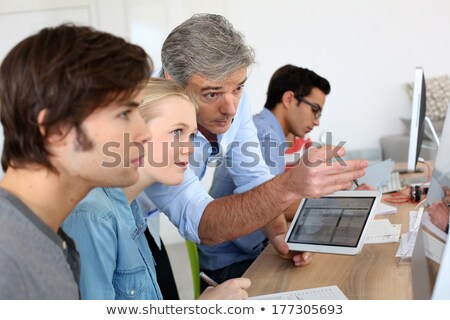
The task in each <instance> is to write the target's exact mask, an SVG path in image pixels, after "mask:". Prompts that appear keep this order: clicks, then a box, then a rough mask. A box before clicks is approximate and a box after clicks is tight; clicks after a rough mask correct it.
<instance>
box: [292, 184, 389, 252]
mask: <svg viewBox="0 0 450 320" xmlns="http://www.w3.org/2000/svg"><path fill="white" fill-rule="evenodd" d="M380 198H381V193H380V192H379V191H363V190H361V191H339V192H336V193H333V194H331V195H328V196H325V197H322V198H318V199H303V201H302V202H301V203H300V205H299V207H298V209H297V212H296V214H295V216H294V219H293V220H292V223H291V225H290V227H289V230H288V232H287V234H286V238H285V240H286V242H287V244H288V246H289V249H291V250H294V251H309V252H322V253H336V254H349V255H355V254H357V253H359V252H360V251H361V249H362V247H363V245H364V239H365V236H366V233H367V230H368V228H369V226H370V223H371V222H372V220H373V218H374V216H375V209H376V207H377V205H378V203H379V201H380Z"/></svg>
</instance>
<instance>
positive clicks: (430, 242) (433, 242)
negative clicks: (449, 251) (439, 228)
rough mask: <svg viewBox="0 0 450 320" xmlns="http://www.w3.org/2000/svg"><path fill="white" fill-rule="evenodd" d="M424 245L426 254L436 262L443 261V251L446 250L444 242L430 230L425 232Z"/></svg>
mask: <svg viewBox="0 0 450 320" xmlns="http://www.w3.org/2000/svg"><path fill="white" fill-rule="evenodd" d="M423 235H424V237H423V246H424V248H425V256H426V257H428V258H430V259H431V260H433V261H434V262H436V263H439V264H440V263H441V258H442V253H443V251H444V243H442V242H441V241H439V240H437V239H436V238H435V237H433V236H432V235H430V234H428V232H424V233H423Z"/></svg>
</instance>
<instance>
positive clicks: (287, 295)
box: [248, 286, 348, 300]
mask: <svg viewBox="0 0 450 320" xmlns="http://www.w3.org/2000/svg"><path fill="white" fill-rule="evenodd" d="M248 299H249V300H348V299H347V297H346V296H345V294H344V293H343V292H342V291H341V289H339V287H338V286H328V287H318V288H312V289H303V290H295V291H286V292H279V293H273V294H266V295H262V296H254V297H250V298H248Z"/></svg>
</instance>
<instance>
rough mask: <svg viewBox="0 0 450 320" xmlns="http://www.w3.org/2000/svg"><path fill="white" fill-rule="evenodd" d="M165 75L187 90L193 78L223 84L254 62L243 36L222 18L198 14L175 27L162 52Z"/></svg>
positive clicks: (251, 50)
mask: <svg viewBox="0 0 450 320" xmlns="http://www.w3.org/2000/svg"><path fill="white" fill-rule="evenodd" d="M161 61H162V72H167V73H168V74H169V75H170V76H171V77H172V78H173V79H174V80H175V81H177V82H178V83H179V84H180V85H182V86H186V85H187V82H188V80H189V79H190V78H191V77H192V76H193V75H198V76H201V77H205V78H207V79H210V80H212V81H221V80H223V79H225V78H226V77H227V76H228V75H229V74H231V73H233V72H234V71H236V70H237V69H239V68H243V67H249V66H250V65H252V64H253V63H254V61H255V55H254V51H253V49H252V48H251V47H249V46H247V45H246V44H245V41H244V36H243V35H242V34H241V33H240V32H238V31H236V30H235V29H234V27H233V26H232V24H231V23H230V22H229V21H228V20H227V19H225V18H224V17H223V16H220V15H215V14H196V15H193V16H192V17H191V18H190V19H188V20H186V21H185V22H183V23H182V24H180V25H179V26H178V27H176V28H175V29H174V30H173V31H172V32H171V33H170V34H169V36H168V37H167V39H166V41H164V44H163V47H162V50H161Z"/></svg>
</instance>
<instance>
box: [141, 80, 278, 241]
mask: <svg viewBox="0 0 450 320" xmlns="http://www.w3.org/2000/svg"><path fill="white" fill-rule="evenodd" d="M217 140H218V144H219V150H217V151H218V152H217V154H216V153H215V150H212V148H211V146H210V143H209V141H208V140H207V139H206V138H205V137H204V136H203V135H202V134H201V133H200V132H199V133H198V134H197V135H196V137H195V138H194V140H193V144H194V146H195V148H194V153H193V155H192V156H191V158H190V160H189V167H188V169H187V170H186V172H185V174H184V180H183V182H182V183H181V184H180V185H178V186H167V185H163V184H161V183H155V184H153V185H151V186H150V187H148V188H147V189H146V190H145V193H146V194H147V196H148V197H149V198H150V199H151V200H152V201H153V203H154V204H155V205H156V207H157V208H158V209H159V210H160V211H161V212H164V213H166V214H167V216H168V217H169V219H170V221H171V222H172V223H173V224H174V225H175V226H177V228H178V231H179V232H180V234H181V235H182V236H183V237H184V238H185V239H189V240H191V241H194V242H196V243H200V238H199V236H198V226H199V223H200V220H201V218H202V215H203V212H204V210H205V208H206V207H207V205H208V204H209V203H210V202H211V201H213V198H212V197H211V196H210V195H209V194H208V192H207V191H206V190H205V188H204V186H203V185H202V183H201V182H200V180H201V179H202V178H203V176H204V175H205V171H206V169H207V167H208V166H211V164H212V163H218V162H221V163H224V164H227V168H228V172H229V173H230V175H231V176H232V177H233V181H234V182H235V184H236V190H237V192H245V191H248V190H250V189H253V188H254V187H256V186H258V185H260V184H261V183H263V182H266V181H267V180H270V179H271V178H273V175H272V174H271V173H270V170H269V168H268V167H267V166H266V163H265V162H264V158H263V156H262V154H261V149H260V147H259V140H258V136H257V131H256V128H255V125H254V124H253V121H252V110H251V108H250V104H249V100H248V97H247V94H246V90H245V89H244V92H243V95H242V97H241V100H240V102H239V106H238V110H237V112H236V115H235V116H234V120H233V123H232V124H231V126H230V128H229V129H228V130H227V131H226V132H225V133H224V134H219V135H217Z"/></svg>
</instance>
